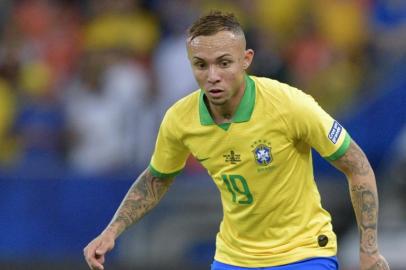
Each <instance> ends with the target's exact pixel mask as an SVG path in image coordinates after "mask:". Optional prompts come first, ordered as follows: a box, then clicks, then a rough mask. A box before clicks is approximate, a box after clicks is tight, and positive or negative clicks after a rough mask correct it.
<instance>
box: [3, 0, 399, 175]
mask: <svg viewBox="0 0 406 270" xmlns="http://www.w3.org/2000/svg"><path fill="white" fill-rule="evenodd" d="M213 9H220V10H223V11H230V12H233V13H235V14H236V15H237V17H238V18H239V20H240V21H241V22H242V24H243V26H244V28H245V29H246V33H247V40H248V46H249V47H250V48H253V49H254V50H255V53H256V54H255V59H254V62H253V65H252V67H251V69H250V73H252V74H255V75H258V76H267V77H271V78H274V79H278V80H281V81H283V82H287V83H290V84H293V85H295V86H296V87H298V88H300V89H302V90H304V91H306V92H308V93H310V94H311V95H313V96H314V97H315V98H316V99H317V100H318V101H319V103H320V104H321V105H322V106H323V107H324V108H325V109H326V110H327V111H328V112H330V113H331V114H333V115H340V114H343V113H345V112H346V109H347V108H348V107H350V106H351V104H355V103H356V102H357V101H359V100H360V99H362V97H363V96H365V95H372V94H375V93H371V92H370V91H369V90H368V89H370V88H369V87H368V86H369V85H372V84H374V83H375V81H376V80H377V79H379V74H380V72H381V71H382V70H384V69H385V68H387V67H389V66H391V65H393V64H394V63H396V61H399V59H401V58H402V57H404V53H405V48H406V38H399V37H405V36H406V15H405V14H406V4H405V2H404V1H403V0H386V1H385V0H375V1H373V0H328V1H326V0H306V1H304V0H289V1H287V0H222V1H216V0H207V1H203V0H202V1H199V0H170V1H168V0H144V1H142V0H120V1H116V0H87V1H81V0H14V1H13V0H8V1H7V0H4V1H1V2H0V40H1V42H0V168H1V169H0V170H8V171H10V170H11V171H13V170H14V171H15V170H17V171H21V170H24V171H27V170H28V171H37V172H41V173H49V172H53V171H55V172H57V171H60V170H69V171H71V172H77V173H80V174H92V175H95V174H96V175H97V174H109V173H113V174H114V173H116V172H119V171H122V170H127V169H130V168H133V167H137V168H142V167H146V166H147V164H148V162H149V158H150V155H151V153H152V150H153V146H154V142H155V137H156V132H157V130H158V128H159V123H160V120H161V118H162V116H163V113H164V112H165V110H166V108H168V107H169V106H170V105H171V104H172V103H173V102H174V101H176V100H177V99H178V98H180V97H182V96H184V95H186V94H187V93H189V92H191V91H193V90H196V89H197V88H198V87H197V85H196V82H195V81H194V78H193V75H192V72H191V69H190V67H189V62H188V59H187V55H186V49H185V33H186V29H187V27H188V26H189V25H190V23H191V22H193V21H194V20H195V19H196V18H197V17H198V16H199V15H201V14H202V13H205V12H208V11H210V10H213ZM188 168H189V169H191V170H193V169H195V168H196V166H195V165H194V163H193V162H190V164H189V165H188Z"/></svg>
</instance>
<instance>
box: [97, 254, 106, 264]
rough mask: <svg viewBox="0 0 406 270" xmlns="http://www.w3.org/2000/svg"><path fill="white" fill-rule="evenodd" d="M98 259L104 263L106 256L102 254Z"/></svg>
mask: <svg viewBox="0 0 406 270" xmlns="http://www.w3.org/2000/svg"><path fill="white" fill-rule="evenodd" d="M96 260H97V261H98V262H99V263H101V264H104V262H105V256H104V255H102V256H100V257H98V258H96Z"/></svg>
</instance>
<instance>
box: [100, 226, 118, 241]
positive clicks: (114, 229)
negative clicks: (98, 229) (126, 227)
mask: <svg viewBox="0 0 406 270" xmlns="http://www.w3.org/2000/svg"><path fill="white" fill-rule="evenodd" d="M121 232H122V230H121V229H120V226H118V224H110V225H108V226H107V227H106V228H105V229H104V231H103V232H102V233H103V234H106V235H109V236H111V237H113V238H114V239H116V238H117V237H118V236H119V235H120V234H121Z"/></svg>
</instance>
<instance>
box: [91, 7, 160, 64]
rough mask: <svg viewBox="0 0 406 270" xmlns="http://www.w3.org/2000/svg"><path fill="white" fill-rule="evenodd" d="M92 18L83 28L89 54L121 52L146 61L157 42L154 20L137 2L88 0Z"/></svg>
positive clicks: (157, 30)
mask: <svg viewBox="0 0 406 270" xmlns="http://www.w3.org/2000/svg"><path fill="white" fill-rule="evenodd" d="M90 8H91V10H92V18H91V19H90V21H89V23H88V24H87V25H86V26H85V31H84V46H85V47H86V48H87V49H89V50H107V49H112V48H116V49H117V48H121V49H126V50H131V51H132V52H133V53H134V54H135V55H136V56H137V57H141V58H144V57H148V56H149V55H150V54H151V53H152V50H153V49H154V48H155V46H156V44H157V42H158V39H159V34H160V33H159V28H158V26H159V25H158V20H157V18H156V17H155V16H154V14H151V13H150V12H148V11H147V10H145V9H143V8H142V6H141V1H139V0H136V1H134V0H122V1H115V0H90Z"/></svg>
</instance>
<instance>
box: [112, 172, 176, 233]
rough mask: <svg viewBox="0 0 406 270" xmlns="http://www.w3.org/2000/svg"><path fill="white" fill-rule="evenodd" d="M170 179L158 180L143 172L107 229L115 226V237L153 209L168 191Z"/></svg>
mask: <svg viewBox="0 0 406 270" xmlns="http://www.w3.org/2000/svg"><path fill="white" fill-rule="evenodd" d="M171 183H172V179H160V178H158V177H155V176H153V175H152V174H151V173H150V172H149V171H148V170H145V171H144V172H143V173H142V174H141V175H140V176H139V177H138V179H137V180H136V181H135V182H134V184H133V185H132V186H131V188H130V189H129V191H128V192H127V195H126V196H125V197H124V199H123V201H122V202H121V205H120V207H119V208H118V209H117V211H116V213H115V215H114V217H113V219H112V221H111V222H110V224H109V226H108V227H112V226H113V225H116V226H117V235H118V234H120V233H121V232H123V231H124V230H125V229H126V228H128V227H129V226H130V225H132V224H134V223H136V222H137V221H138V220H140V219H141V218H142V217H143V216H144V215H145V214H146V213H147V212H148V211H149V210H151V209H152V208H154V207H155V206H156V205H157V204H158V202H159V201H160V200H161V198H162V197H163V195H164V194H165V193H166V192H167V191H168V189H169V186H170V185H171Z"/></svg>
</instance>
